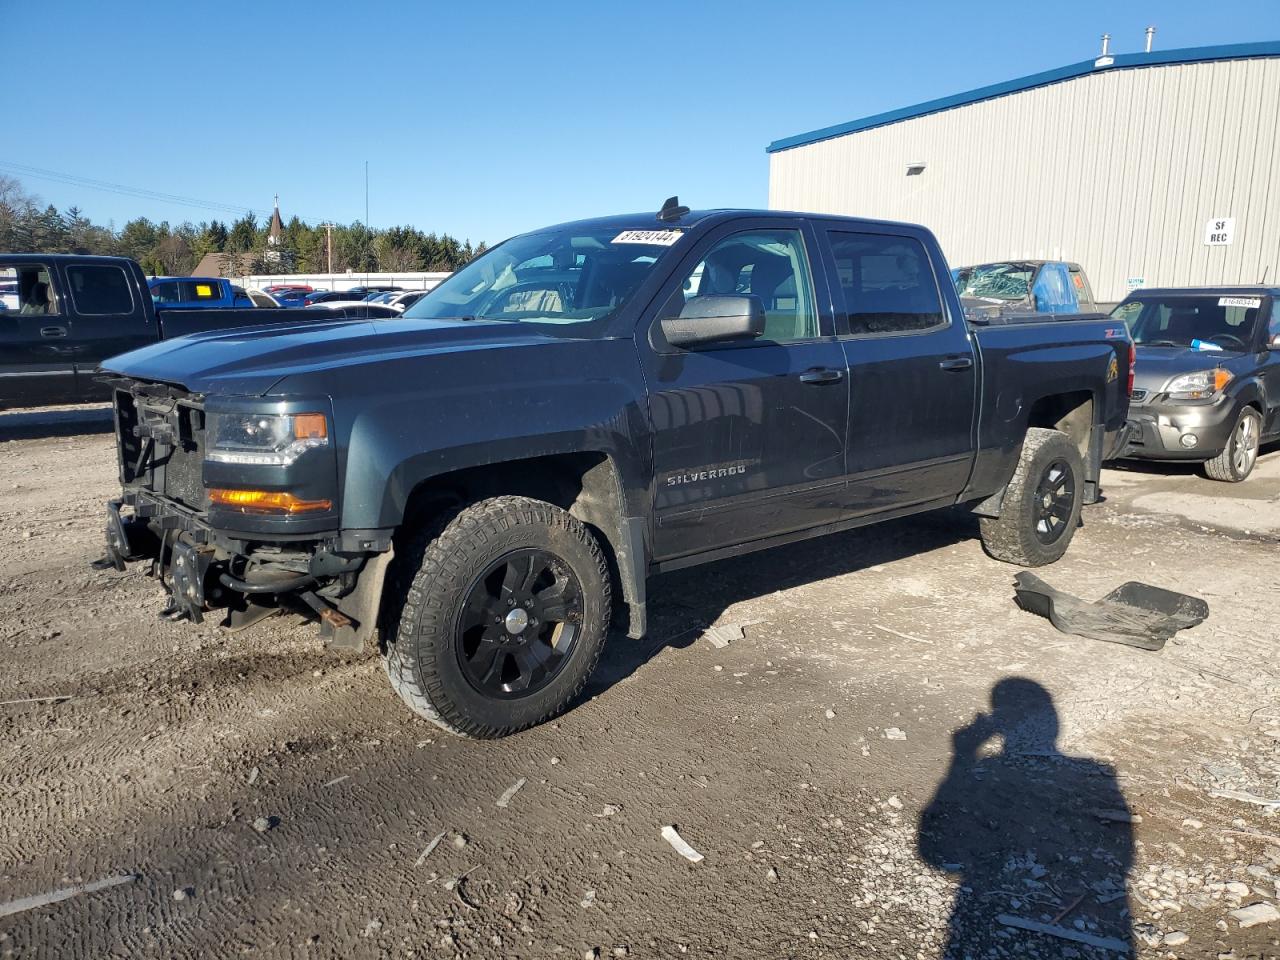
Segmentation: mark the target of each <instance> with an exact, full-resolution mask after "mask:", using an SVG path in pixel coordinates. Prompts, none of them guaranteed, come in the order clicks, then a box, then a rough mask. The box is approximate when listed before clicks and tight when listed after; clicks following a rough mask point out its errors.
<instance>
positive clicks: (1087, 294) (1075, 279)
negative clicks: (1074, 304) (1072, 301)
mask: <svg viewBox="0 0 1280 960" xmlns="http://www.w3.org/2000/svg"><path fill="white" fill-rule="evenodd" d="M1067 270H1068V272H1069V273H1070V274H1071V287H1072V289H1073V290H1075V292H1076V299H1077V300H1078V301H1079V302H1080V304H1081V305H1082V306H1087V307H1088V308H1089V309H1090V310H1092V309H1094V303H1093V291H1092V290H1090V289H1089V281H1088V280H1087V279H1085V275H1084V271H1083V270H1081V269H1080V268H1079V267H1077V266H1076V265H1075V264H1070V265H1068V267H1067Z"/></svg>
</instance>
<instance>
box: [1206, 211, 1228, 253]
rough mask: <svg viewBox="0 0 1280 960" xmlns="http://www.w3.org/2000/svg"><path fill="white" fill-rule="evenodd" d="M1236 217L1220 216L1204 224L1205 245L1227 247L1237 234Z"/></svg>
mask: <svg viewBox="0 0 1280 960" xmlns="http://www.w3.org/2000/svg"><path fill="white" fill-rule="evenodd" d="M1235 232H1236V218H1235V217H1218V218H1217V219H1214V220H1210V221H1209V222H1208V223H1206V224H1205V225H1204V245H1205V246H1206V247H1225V246H1229V245H1230V243H1231V238H1232V237H1233V236H1235Z"/></svg>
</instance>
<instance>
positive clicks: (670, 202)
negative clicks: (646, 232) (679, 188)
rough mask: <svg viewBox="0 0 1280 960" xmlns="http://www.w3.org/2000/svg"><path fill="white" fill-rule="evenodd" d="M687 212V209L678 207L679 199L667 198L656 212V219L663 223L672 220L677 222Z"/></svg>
mask: <svg viewBox="0 0 1280 960" xmlns="http://www.w3.org/2000/svg"><path fill="white" fill-rule="evenodd" d="M688 212H689V208H688V207H682V206H680V198H679V197H667V202H666V203H664V204H663V205H662V209H661V210H659V211H658V219H659V220H661V221H662V222H663V223H670V222H671V221H672V220H679V219H680V218H681V217H683V216H684V215H685V214H686V213H688Z"/></svg>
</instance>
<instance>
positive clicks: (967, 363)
mask: <svg viewBox="0 0 1280 960" xmlns="http://www.w3.org/2000/svg"><path fill="white" fill-rule="evenodd" d="M938 366H940V367H941V368H942V369H943V370H951V371H955V370H968V369H969V368H970V367H972V366H973V358H972V357H947V359H945V360H943V361H942V362H941V363H939V364H938Z"/></svg>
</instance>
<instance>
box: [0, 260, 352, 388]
mask: <svg viewBox="0 0 1280 960" xmlns="http://www.w3.org/2000/svg"><path fill="white" fill-rule="evenodd" d="M180 285H182V289H179V286H180ZM215 285H216V290H215V289H214V287H215ZM170 288H173V289H172V290H171V289H170ZM188 288H189V290H188ZM202 288H203V289H202ZM153 291H154V292H156V293H157V294H158V295H159V300H158V302H157V299H156V298H155V297H153ZM206 292H207V293H208V294H213V293H217V294H218V295H219V296H220V297H223V298H224V299H223V300H222V301H220V302H219V305H218V306H213V307H209V306H206V305H204V304H203V303H201V302H199V301H201V300H202V299H209V298H208V297H204V296H202V295H203V294H204V293H206ZM167 299H174V300H182V301H183V302H182V303H177V302H175V303H173V304H171V305H167V304H166V302H165V301H166V300H167ZM211 302H213V301H211ZM231 303H244V304H245V306H243V307H238V308H230V307H229V305H230V304H231ZM224 305H225V306H228V307H229V308H228V309H221V308H220V307H221V306H224ZM193 306H198V307H202V309H183V307H193ZM358 313H360V311H356V310H348V311H343V312H342V313H340V314H338V315H342V316H347V315H356V314H358ZM330 316H332V314H330ZM283 317H284V314H283V311H280V312H279V316H276V315H274V314H272V313H268V312H264V311H263V310H261V309H259V308H257V307H253V306H251V305H249V301H248V298H247V297H241V296H238V295H234V293H233V288H232V287H231V285H230V283H228V281H226V280H217V279H212V278H210V279H198V278H190V279H187V280H175V279H173V278H161V279H158V280H156V281H155V282H154V286H153V285H152V284H149V283H148V281H147V278H146V276H145V275H144V274H143V272H142V268H141V267H140V266H139V265H138V264H137V262H136V261H133V260H130V259H129V258H127V257H96V256H82V255H79V254H52V253H24V254H6V253H0V410H3V409H7V408H11V407H34V406H40V405H42V404H49V403H80V402H91V401H95V400H96V401H102V400H110V399H111V390H110V388H109V387H107V386H105V385H103V384H102V383H100V382H99V381H98V380H97V379H96V373H97V369H98V364H100V363H101V362H102V361H103V360H105V359H106V358H107V357H111V356H114V355H116V354H118V353H123V352H125V351H127V350H132V349H134V348H135V347H141V346H143V345H144V344H148V343H153V342H155V341H157V340H165V339H168V338H171V337H180V336H183V335H185V334H188V333H194V332H197V331H202V330H223V329H228V328H232V327H242V326H246V325H249V324H253V325H255V326H257V325H261V324H264V323H269V322H271V321H272V320H282V319H283ZM289 319H290V320H291V321H292V322H297V321H298V319H299V318H298V316H297V315H296V314H294V315H292V316H290V318H289ZM309 319H310V318H309Z"/></svg>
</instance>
